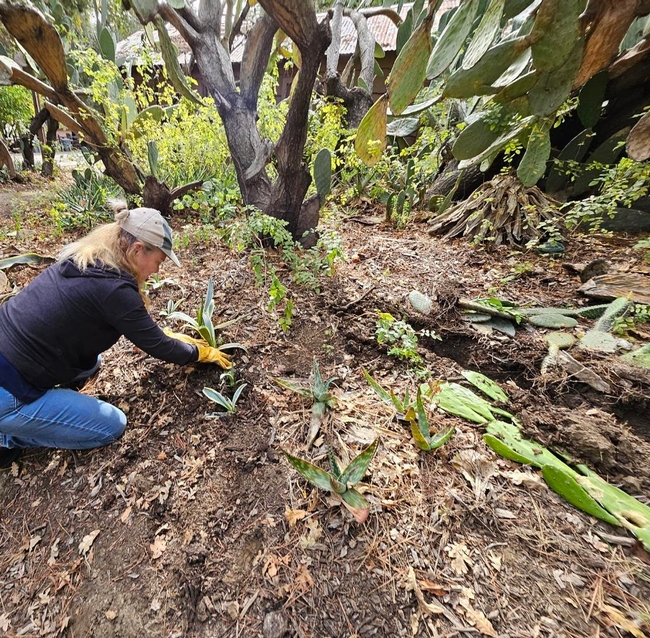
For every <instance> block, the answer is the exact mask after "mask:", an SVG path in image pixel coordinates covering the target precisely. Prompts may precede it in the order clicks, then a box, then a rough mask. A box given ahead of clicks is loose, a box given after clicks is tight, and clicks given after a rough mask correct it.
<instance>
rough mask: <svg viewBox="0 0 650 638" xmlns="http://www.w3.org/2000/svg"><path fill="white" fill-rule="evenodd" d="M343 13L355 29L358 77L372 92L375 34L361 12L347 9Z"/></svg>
mask: <svg viewBox="0 0 650 638" xmlns="http://www.w3.org/2000/svg"><path fill="white" fill-rule="evenodd" d="M345 15H347V16H348V17H349V18H350V20H352V22H353V24H354V26H355V28H356V30H357V47H358V49H359V56H360V60H361V72H360V73H359V78H360V79H361V80H362V81H363V83H364V84H365V85H366V86H367V87H368V91H369V92H370V93H372V85H373V82H374V79H375V36H374V35H373V34H372V33H371V32H370V29H369V28H368V21H367V20H366V18H365V16H363V15H362V14H361V13H359V12H358V11H354V10H351V9H347V10H346V11H345Z"/></svg>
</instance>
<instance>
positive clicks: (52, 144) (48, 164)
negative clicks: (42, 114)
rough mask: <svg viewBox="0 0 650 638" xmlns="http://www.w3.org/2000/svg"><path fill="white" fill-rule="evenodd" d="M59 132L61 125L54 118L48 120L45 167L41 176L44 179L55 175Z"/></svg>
mask: <svg viewBox="0 0 650 638" xmlns="http://www.w3.org/2000/svg"><path fill="white" fill-rule="evenodd" d="M58 130H59V123H58V122H57V121H56V120H55V119H54V118H52V117H48V118H47V136H46V138H45V146H44V147H43V149H42V151H41V152H42V154H43V166H42V167H41V175H43V177H52V175H54V158H55V156H56V143H57V137H56V132H57V131H58Z"/></svg>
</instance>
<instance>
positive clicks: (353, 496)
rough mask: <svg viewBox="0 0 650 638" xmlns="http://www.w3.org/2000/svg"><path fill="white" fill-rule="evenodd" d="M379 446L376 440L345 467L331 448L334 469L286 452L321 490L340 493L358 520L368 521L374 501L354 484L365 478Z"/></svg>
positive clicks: (330, 456)
mask: <svg viewBox="0 0 650 638" xmlns="http://www.w3.org/2000/svg"><path fill="white" fill-rule="evenodd" d="M378 446H379V439H376V440H375V441H374V442H373V443H371V444H370V445H369V446H368V447H367V448H366V449H365V450H363V452H361V454H359V455H358V456H357V457H355V458H354V459H353V460H352V461H350V464H349V465H348V466H347V467H346V468H345V469H343V470H342V469H341V467H340V463H339V461H338V460H337V458H336V457H335V456H334V453H333V452H332V451H331V450H330V451H329V454H328V457H329V462H330V469H331V472H326V471H325V470H322V469H321V468H319V467H317V466H316V465H313V464H312V463H309V462H308V461H305V460H303V459H300V458H298V457H296V456H292V455H291V454H289V453H288V452H284V455H285V456H286V457H287V460H288V461H289V463H291V465H292V466H293V467H294V468H295V469H296V470H297V471H298V473H299V474H300V475H301V476H303V477H304V478H306V479H307V480H308V481H309V482H310V483H311V484H312V485H315V486H316V487H318V488H320V489H321V490H325V491H326V492H332V493H333V494H336V495H337V496H338V497H339V498H340V499H341V502H342V503H343V505H344V506H345V507H346V508H347V509H348V510H350V512H351V513H352V515H353V516H354V518H355V519H356V520H357V522H358V523H364V522H365V520H366V519H367V518H368V512H369V511H370V503H368V501H367V500H366V499H365V497H364V496H363V495H362V494H360V493H359V492H358V491H357V490H356V489H354V485H356V484H357V483H358V482H359V481H360V480H361V479H362V478H363V477H364V475H365V473H366V471H367V470H368V465H370V461H372V458H373V457H374V456H375V452H376V451H377V447H378Z"/></svg>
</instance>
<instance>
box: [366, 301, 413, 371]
mask: <svg viewBox="0 0 650 638" xmlns="http://www.w3.org/2000/svg"><path fill="white" fill-rule="evenodd" d="M377 314H378V317H379V318H378V319H377V330H376V334H377V343H379V344H380V345H386V346H388V354H389V356H391V357H397V358H398V359H402V360H403V361H406V362H408V363H409V364H410V365H413V366H415V367H420V366H421V365H422V357H421V356H420V355H419V354H418V351H417V348H418V336H417V334H416V332H415V330H414V329H413V326H411V325H410V324H409V323H407V322H406V321H401V320H399V319H395V317H393V315H391V314H390V313H389V312H379V313H377Z"/></svg>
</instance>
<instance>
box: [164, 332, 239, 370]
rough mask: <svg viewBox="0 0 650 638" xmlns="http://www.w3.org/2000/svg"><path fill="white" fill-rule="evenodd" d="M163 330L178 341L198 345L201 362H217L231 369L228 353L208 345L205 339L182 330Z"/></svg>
mask: <svg viewBox="0 0 650 638" xmlns="http://www.w3.org/2000/svg"><path fill="white" fill-rule="evenodd" d="M163 332H164V333H165V334H166V335H167V336H168V337H171V338H172V339H177V340H178V341H183V342H184V343H189V344H191V345H193V346H196V347H197V348H198V350H199V358H198V359H197V360H198V361H199V362H201V363H216V364H217V365H220V366H221V367H222V368H224V370H229V369H230V368H231V367H232V363H230V357H229V356H228V355H227V354H224V353H223V352H221V350H219V348H213V347H211V346H209V345H208V343H207V341H206V340H205V339H196V338H194V337H188V336H187V335H184V334H182V333H180V332H172V331H171V330H170V329H169V328H164V329H163Z"/></svg>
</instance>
